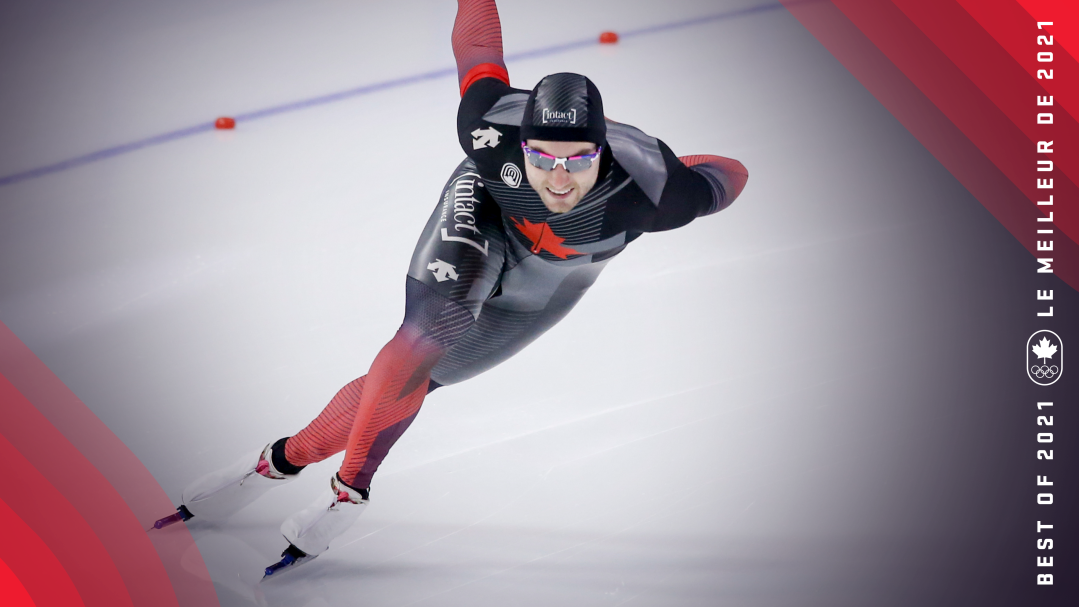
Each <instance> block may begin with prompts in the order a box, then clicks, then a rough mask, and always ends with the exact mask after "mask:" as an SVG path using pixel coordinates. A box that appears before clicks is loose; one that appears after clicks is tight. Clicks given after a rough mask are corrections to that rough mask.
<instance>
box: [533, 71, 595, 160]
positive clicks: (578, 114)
mask: <svg viewBox="0 0 1079 607" xmlns="http://www.w3.org/2000/svg"><path fill="white" fill-rule="evenodd" d="M606 138H607V125H606V123H605V122H604V120H603V98H602V97H600V95H599V89H597V88H596V85H594V84H592V81H591V80H589V79H588V78H585V77H584V76H582V75H580V74H569V73H561V74H551V75H550V76H547V77H545V78H543V80H540V81H539V84H537V85H536V88H534V89H532V92H531V93H530V94H529V95H528V102H527V103H526V104H525V111H524V116H523V117H522V120H521V141H524V140H526V139H543V140H545V141H590V142H592V143H594V144H596V145H603V142H604V141H605V140H606Z"/></svg>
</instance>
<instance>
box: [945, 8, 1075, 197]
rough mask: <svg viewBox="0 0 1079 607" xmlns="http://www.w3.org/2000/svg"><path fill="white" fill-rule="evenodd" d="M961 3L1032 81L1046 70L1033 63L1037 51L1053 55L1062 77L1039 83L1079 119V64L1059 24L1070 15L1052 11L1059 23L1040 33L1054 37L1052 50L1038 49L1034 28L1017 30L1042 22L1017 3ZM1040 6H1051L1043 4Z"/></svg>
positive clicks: (1039, 46)
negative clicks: (1069, 50) (1067, 44)
mask: <svg viewBox="0 0 1079 607" xmlns="http://www.w3.org/2000/svg"><path fill="white" fill-rule="evenodd" d="M958 2H959V4H960V5H961V6H962V7H963V8H964V9H965V10H966V12H967V13H968V14H969V15H970V16H971V17H973V18H974V19H975V20H976V21H977V22H978V24H979V25H980V26H981V27H982V28H983V29H984V30H985V31H986V32H987V33H988V34H989V35H990V36H992V37H993V39H994V40H995V41H996V42H997V44H999V45H1000V46H1001V48H1003V49H1004V50H1005V52H1007V53H1008V55H1009V56H1010V57H1011V58H1012V59H1013V60H1015V61H1016V63H1017V64H1018V65H1019V66H1020V67H1021V68H1022V69H1023V70H1024V71H1025V72H1026V73H1027V75H1029V76H1030V77H1031V78H1035V76H1036V72H1037V70H1038V68H1039V67H1044V66H1042V65H1040V64H1038V63H1037V62H1036V61H1034V60H1033V59H1034V57H1035V54H1036V53H1037V52H1038V51H1046V50H1048V51H1053V53H1054V57H1053V63H1054V65H1055V68H1056V70H1057V71H1059V72H1060V73H1061V77H1054V78H1053V79H1052V80H1038V81H1037V82H1038V84H1039V85H1040V86H1041V87H1043V88H1044V89H1045V90H1046V91H1048V92H1049V94H1050V95H1053V96H1054V101H1055V102H1056V104H1057V105H1059V106H1060V107H1062V108H1064V109H1065V110H1066V111H1067V112H1068V113H1069V114H1070V115H1071V116H1072V117H1073V118H1075V117H1079V62H1076V60H1075V57H1074V56H1073V55H1072V54H1071V53H1069V52H1068V49H1067V47H1066V46H1065V44H1064V43H1065V39H1064V38H1062V37H1061V36H1060V27H1061V26H1062V25H1064V24H1063V23H1060V21H1059V18H1060V17H1065V21H1070V20H1071V19H1069V18H1067V13H1068V11H1063V10H1060V7H1059V6H1055V7H1053V8H1052V13H1053V14H1054V15H1056V16H1055V17H1053V18H1055V19H1057V21H1056V22H1054V25H1052V26H1045V29H1044V30H1043V31H1040V32H1038V33H1040V34H1046V35H1050V34H1051V35H1053V46H1046V45H1038V43H1037V37H1036V36H1032V35H1031V33H1032V32H1031V27H1017V25H1018V24H1021V23H1022V24H1031V26H1032V27H1037V26H1036V25H1033V24H1034V23H1036V22H1037V21H1039V19H1038V15H1034V14H1032V13H1030V12H1028V11H1027V10H1026V9H1024V8H1023V7H1022V6H1021V5H1020V4H1018V3H1016V2H1015V0H958ZM1039 4H1041V5H1049V4H1051V3H1047V2H1040V3H1039ZM1045 8H1046V7H1042V10H1035V11H1034V12H1036V13H1040V14H1041V13H1044V12H1045ZM1042 20H1044V17H1043V19H1042ZM1072 48H1073V49H1074V48H1075V46H1074V45H1073V46H1072ZM990 67H991V66H990ZM1055 75H1056V72H1054V76H1055ZM983 90H984V89H983ZM1072 179H1073V180H1074V179H1076V177H1075V175H1072Z"/></svg>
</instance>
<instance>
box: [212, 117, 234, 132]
mask: <svg viewBox="0 0 1079 607" xmlns="http://www.w3.org/2000/svg"><path fill="white" fill-rule="evenodd" d="M214 128H215V129H218V130H228V129H234V128H236V119H235V118H229V117H228V116H222V117H220V118H218V119H217V120H216V121H214Z"/></svg>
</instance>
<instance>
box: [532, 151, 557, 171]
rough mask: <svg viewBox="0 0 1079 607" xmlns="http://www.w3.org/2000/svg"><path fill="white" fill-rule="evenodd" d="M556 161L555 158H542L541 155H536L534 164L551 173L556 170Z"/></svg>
mask: <svg viewBox="0 0 1079 607" xmlns="http://www.w3.org/2000/svg"><path fill="white" fill-rule="evenodd" d="M554 161H555V159H554V158H550V157H548V156H540V155H539V154H536V162H534V163H533V164H534V165H536V166H538V167H539V168H541V169H543V170H544V171H551V170H554Z"/></svg>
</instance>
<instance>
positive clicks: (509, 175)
mask: <svg viewBox="0 0 1079 607" xmlns="http://www.w3.org/2000/svg"><path fill="white" fill-rule="evenodd" d="M502 181H503V182H505V184H506V185H508V186H510V187H511V188H519V187H521V169H519V168H517V165H515V164H513V163H512V162H507V163H506V164H504V165H502Z"/></svg>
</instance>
